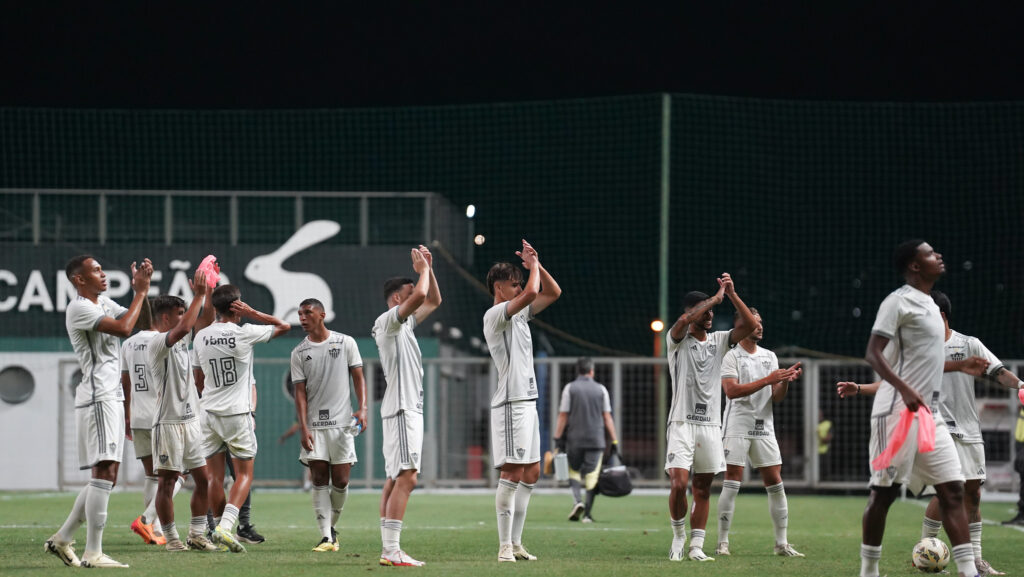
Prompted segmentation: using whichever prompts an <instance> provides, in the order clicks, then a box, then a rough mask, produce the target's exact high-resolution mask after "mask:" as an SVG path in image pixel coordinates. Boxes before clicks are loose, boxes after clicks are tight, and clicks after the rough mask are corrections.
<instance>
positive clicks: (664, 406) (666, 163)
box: [655, 94, 672, 455]
mask: <svg viewBox="0 0 1024 577" xmlns="http://www.w3.org/2000/svg"><path fill="white" fill-rule="evenodd" d="M671 145H672V96H671V95H669V94H662V95H661V226H660V231H661V232H660V235H659V246H658V318H659V319H661V321H662V322H663V323H665V328H666V330H667V329H668V327H669V326H671V325H672V323H671V321H670V320H669V312H668V310H669V309H668V289H669V283H668V263H669V261H668V246H669V245H668V235H669V228H668V220H669V219H668V216H669V214H668V210H669V196H670V195H671V188H670V186H669V184H670V180H669V177H670V175H671V163H672V162H671V161H672V155H671ZM655 343H656V344H655V350H656V351H657V353H656V354H657V356H659V357H660V356H662V355H663V354H664V352H663V351H661V350H660V349H661V334H660V333H656V334H655ZM657 387H658V390H657V392H656V395H655V398H656V399H657V411H658V412H657V415H656V416H655V422H656V423H657V427H658V428H657V432H658V455H664V454H665V428H666V425H667V424H666V422H665V419H666V415H667V414H668V395H667V387H666V381H665V369H664V367H663V366H661V365H659V368H658V378H657Z"/></svg>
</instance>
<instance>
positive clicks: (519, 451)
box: [516, 449, 526, 459]
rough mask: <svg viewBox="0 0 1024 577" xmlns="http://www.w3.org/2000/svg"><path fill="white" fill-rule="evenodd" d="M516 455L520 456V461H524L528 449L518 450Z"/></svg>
mask: <svg viewBox="0 0 1024 577" xmlns="http://www.w3.org/2000/svg"><path fill="white" fill-rule="evenodd" d="M516 454H517V455H519V458H520V459H522V458H523V455H525V454H526V449H516Z"/></svg>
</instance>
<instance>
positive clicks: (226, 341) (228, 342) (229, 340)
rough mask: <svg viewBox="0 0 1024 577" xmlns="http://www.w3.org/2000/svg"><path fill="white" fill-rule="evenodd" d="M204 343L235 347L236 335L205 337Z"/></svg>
mask: <svg viewBox="0 0 1024 577" xmlns="http://www.w3.org/2000/svg"><path fill="white" fill-rule="evenodd" d="M203 344H204V345H206V346H208V347H209V346H213V345H221V346H225V347H227V348H229V349H233V348H235V337H213V338H210V337H209V336H206V337H203Z"/></svg>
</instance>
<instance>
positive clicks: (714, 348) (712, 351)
mask: <svg viewBox="0 0 1024 577" xmlns="http://www.w3.org/2000/svg"><path fill="white" fill-rule="evenodd" d="M717 351H718V345H716V344H715V343H710V344H708V354H709V355H711V356H714V355H715V353H716V352H717Z"/></svg>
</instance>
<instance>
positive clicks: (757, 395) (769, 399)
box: [715, 307, 804, 557]
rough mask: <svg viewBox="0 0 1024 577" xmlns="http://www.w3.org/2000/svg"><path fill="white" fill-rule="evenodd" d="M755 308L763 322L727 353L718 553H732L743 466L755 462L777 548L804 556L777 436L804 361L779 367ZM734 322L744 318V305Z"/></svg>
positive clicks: (780, 552) (777, 551) (786, 553)
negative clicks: (793, 539) (791, 531)
mask: <svg viewBox="0 0 1024 577" xmlns="http://www.w3.org/2000/svg"><path fill="white" fill-rule="evenodd" d="M750 312H751V313H752V314H753V315H754V319H755V320H756V321H757V328H756V329H754V332H752V333H750V334H749V335H747V338H745V339H743V340H742V341H740V343H739V346H738V347H735V348H733V349H732V350H730V351H729V352H728V353H726V354H725V358H724V359H722V369H721V370H722V388H723V389H724V390H725V396H726V398H727V400H726V402H725V416H724V417H723V418H722V421H723V423H722V444H723V446H724V447H725V467H726V468H725V480H724V481H723V482H722V494H721V496H719V498H718V519H719V522H718V547H717V549H715V554H717V555H729V527H730V526H731V525H732V519H733V512H734V510H735V506H736V495H737V494H738V493H739V490H740V483H741V482H742V481H743V468H744V467H745V466H746V464H747V458H748V457H749V458H750V464H752V465H753V466H754V468H755V469H757V470H758V471H760V473H761V480H762V481H763V482H764V488H765V490H766V491H767V492H768V512H769V513H770V514H771V518H772V526H773V527H774V528H775V554H776V555H781V556H783V557H803V556H804V555H803V553H800V552H798V551H797V550H796V549H794V548H793V546H792V545H790V544H789V541H788V539H787V536H786V528H787V526H788V523H789V504H788V503H787V501H786V490H785V488H783V486H782V453H781V452H780V451H779V442H778V441H777V440H776V439H775V418H774V415H773V414H772V405H773V404H774V403H778V402H781V401H782V399H784V398H785V397H786V393H787V392H788V391H789V383H791V382H793V381H794V380H796V379H797V378H799V377H800V374H801V372H802V370H801V369H800V363H796V364H795V365H793V366H791V367H789V368H786V369H780V368H779V359H778V357H776V356H775V353H773V352H772V351H769V350H768V349H765V348H762V347H759V346H758V343H759V342H761V338H762V337H763V336H764V324H763V322H762V320H761V315H760V314H758V312H757V309H755V308H753V307H751V308H750ZM733 320H734V322H735V324H736V325H737V326H738V325H739V324H740V323H741V322H742V320H743V319H742V318H741V316H740V313H739V311H737V312H736V314H735V317H734V319H733Z"/></svg>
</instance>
